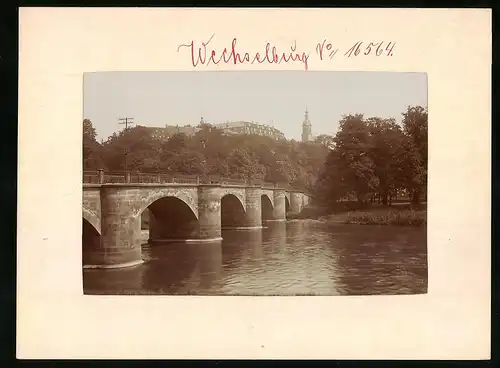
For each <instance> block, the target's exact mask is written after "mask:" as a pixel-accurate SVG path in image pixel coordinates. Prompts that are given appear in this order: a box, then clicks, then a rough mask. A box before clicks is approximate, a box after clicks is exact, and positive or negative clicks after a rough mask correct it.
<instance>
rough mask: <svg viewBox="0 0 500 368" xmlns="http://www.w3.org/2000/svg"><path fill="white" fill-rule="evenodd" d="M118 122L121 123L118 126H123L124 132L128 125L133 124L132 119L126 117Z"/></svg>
mask: <svg viewBox="0 0 500 368" xmlns="http://www.w3.org/2000/svg"><path fill="white" fill-rule="evenodd" d="M118 120H120V121H121V123H118V124H125V130H127V129H128V125H129V124H134V122H133V120H134V118H130V117H126V118H119V119H118Z"/></svg>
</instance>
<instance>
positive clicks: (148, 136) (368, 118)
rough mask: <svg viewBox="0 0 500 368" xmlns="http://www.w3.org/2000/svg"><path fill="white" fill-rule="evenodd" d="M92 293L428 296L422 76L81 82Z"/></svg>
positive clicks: (260, 74) (90, 77) (99, 76)
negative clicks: (426, 294)
mask: <svg viewBox="0 0 500 368" xmlns="http://www.w3.org/2000/svg"><path fill="white" fill-rule="evenodd" d="M83 80H84V83H83V84H84V85H83V95H84V98H83V115H84V116H83V119H82V121H83V153H82V158H83V163H82V165H83V166H82V168H83V175H82V179H83V198H82V223H83V225H82V272H83V291H84V294H94V295H207V296H217V295H221V296H222V295H244V296H315V295H323V296H335V295H337V296H344V295H410V294H425V293H427V288H428V267H427V180H428V177H427V160H428V157H427V155H428V148H427V144H428V143H427V140H428V138H427V124H428V110H427V98H428V97H427V96H428V92H427V75H426V74H425V73H402V72H367V71H360V72H352V71H350V72H344V71H338V72H334V71H325V72H320V71H315V72H308V73H303V72H297V71H273V72H271V71H206V72H95V73H85V74H84V78H83Z"/></svg>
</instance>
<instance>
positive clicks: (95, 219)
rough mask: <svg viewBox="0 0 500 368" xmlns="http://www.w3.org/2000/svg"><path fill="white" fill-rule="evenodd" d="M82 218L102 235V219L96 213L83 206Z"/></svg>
mask: <svg viewBox="0 0 500 368" xmlns="http://www.w3.org/2000/svg"><path fill="white" fill-rule="evenodd" d="M82 216H83V219H84V220H85V221H87V222H88V223H89V224H90V225H92V227H93V228H94V229H95V231H97V233H98V234H99V235H101V219H100V218H99V216H97V214H95V213H94V211H91V210H89V209H88V208H86V207H85V206H82Z"/></svg>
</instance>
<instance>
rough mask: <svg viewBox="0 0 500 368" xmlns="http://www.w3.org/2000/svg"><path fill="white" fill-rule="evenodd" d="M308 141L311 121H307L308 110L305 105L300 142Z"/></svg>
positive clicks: (310, 134) (310, 136)
mask: <svg viewBox="0 0 500 368" xmlns="http://www.w3.org/2000/svg"><path fill="white" fill-rule="evenodd" d="M310 141H312V132H311V122H310V121H309V112H308V111H307V107H306V113H305V116H304V122H303V123H302V142H310Z"/></svg>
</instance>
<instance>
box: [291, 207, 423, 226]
mask: <svg viewBox="0 0 500 368" xmlns="http://www.w3.org/2000/svg"><path fill="white" fill-rule="evenodd" d="M327 212H329V213H328V214H325V213H327ZM293 218H295V219H316V220H320V221H321V222H324V223H328V224H357V225H393V226H425V225H426V224H427V205H426V204H425V203H424V204H422V205H420V206H418V207H412V206H411V205H410V204H409V203H397V204H393V205H392V206H383V205H379V204H369V205H366V206H364V207H363V208H359V209H347V208H346V209H345V210H344V209H342V210H339V209H337V210H336V211H334V212H333V213H332V211H331V210H330V211H329V210H327V209H325V208H322V207H317V208H309V209H308V210H307V211H306V212H305V213H301V214H299V215H298V216H294V217H293Z"/></svg>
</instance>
